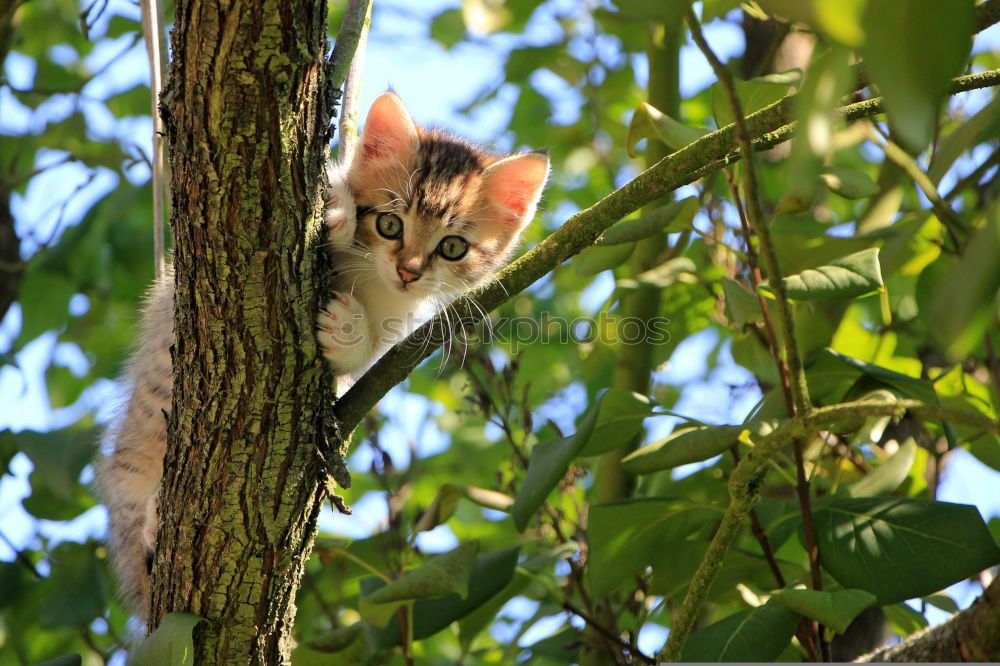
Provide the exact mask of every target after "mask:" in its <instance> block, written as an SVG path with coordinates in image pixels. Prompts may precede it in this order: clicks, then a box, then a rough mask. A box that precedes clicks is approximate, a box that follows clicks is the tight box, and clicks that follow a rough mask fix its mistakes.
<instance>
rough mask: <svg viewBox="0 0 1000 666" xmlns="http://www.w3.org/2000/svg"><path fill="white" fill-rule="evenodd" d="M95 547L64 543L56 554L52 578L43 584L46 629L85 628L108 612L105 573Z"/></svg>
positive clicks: (92, 545)
mask: <svg viewBox="0 0 1000 666" xmlns="http://www.w3.org/2000/svg"><path fill="white" fill-rule="evenodd" d="M95 547H96V544H94V543H86V544H78V543H63V544H60V545H59V546H57V547H56V548H55V550H54V551H53V552H52V575H51V576H50V577H49V578H47V579H46V580H45V581H44V583H43V589H44V592H43V596H44V598H45V604H44V607H43V609H42V614H41V620H42V625H43V626H45V627H83V626H86V625H88V624H89V623H90V622H92V621H93V620H94V619H95V618H97V617H100V616H101V614H102V613H103V612H104V607H105V603H106V599H105V596H104V582H103V576H104V574H103V572H102V570H101V562H100V560H99V559H98V558H97V554H96V553H95V552H94V550H95Z"/></svg>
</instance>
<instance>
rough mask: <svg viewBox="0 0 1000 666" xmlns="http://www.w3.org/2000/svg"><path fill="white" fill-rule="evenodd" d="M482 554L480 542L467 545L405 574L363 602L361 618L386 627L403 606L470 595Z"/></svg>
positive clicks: (372, 593) (463, 597)
mask: <svg viewBox="0 0 1000 666" xmlns="http://www.w3.org/2000/svg"><path fill="white" fill-rule="evenodd" d="M478 551H479V542H478V541H468V542H466V543H463V544H461V545H459V546H458V547H457V548H455V549H454V550H452V551H449V552H447V553H445V554H443V555H438V556H437V557H433V558H431V559H430V560H428V561H427V563H426V564H424V565H423V566H421V567H418V568H416V569H413V570H411V571H408V572H406V574H405V575H404V576H403V577H402V578H400V579H399V580H395V581H393V582H391V583H389V584H388V585H385V586H384V587H380V588H378V589H376V590H374V591H372V592H371V593H370V594H368V595H366V596H363V597H362V598H361V615H362V616H363V617H364V618H365V619H366V620H367V621H368V622H370V623H371V624H373V625H375V626H377V627H384V626H385V625H386V623H387V622H388V621H389V618H390V617H392V614H393V613H395V612H396V608H398V607H399V606H400V605H401V604H403V603H410V602H412V601H414V600H416V599H424V598H427V597H442V596H445V595H449V594H457V595H458V596H459V597H461V598H462V599H465V598H467V597H468V595H469V576H470V574H471V573H472V566H473V563H474V562H475V560H476V553H477V552H478Z"/></svg>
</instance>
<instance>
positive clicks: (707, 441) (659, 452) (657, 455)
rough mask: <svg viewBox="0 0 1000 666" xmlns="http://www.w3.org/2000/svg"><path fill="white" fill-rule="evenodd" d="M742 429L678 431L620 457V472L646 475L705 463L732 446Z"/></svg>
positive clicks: (733, 426) (734, 426) (733, 427)
mask: <svg viewBox="0 0 1000 666" xmlns="http://www.w3.org/2000/svg"><path fill="white" fill-rule="evenodd" d="M743 430H744V426H738V425H722V426H709V427H707V428H681V429H680V430H677V431H674V432H673V433H672V434H671V435H669V436H668V437H666V438H665V439H661V440H659V441H657V442H652V443H651V444H647V445H645V446H643V447H641V448H639V449H636V450H635V451H633V452H632V453H630V454H628V455H627V456H625V457H624V458H622V469H624V470H625V471H626V472H628V473H629V474H649V473H651V472H657V471H659V470H662V469H672V468H674V467H678V466H680V465H687V464H688V463H694V462H701V461H702V460H708V459H709V458H711V457H713V456H717V455H719V454H720V453H722V452H724V451H726V450H727V449H728V448H729V447H730V446H732V445H733V444H735V443H736V442H737V441H738V439H739V436H740V433H741V432H743Z"/></svg>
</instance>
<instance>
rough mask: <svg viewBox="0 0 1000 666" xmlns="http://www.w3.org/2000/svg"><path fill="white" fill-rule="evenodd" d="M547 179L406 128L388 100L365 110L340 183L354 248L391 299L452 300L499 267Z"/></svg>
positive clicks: (526, 165) (542, 169) (452, 140)
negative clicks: (349, 209) (352, 214)
mask: <svg viewBox="0 0 1000 666" xmlns="http://www.w3.org/2000/svg"><path fill="white" fill-rule="evenodd" d="M548 173H549V160H548V157H547V156H546V155H544V154H542V153H522V154H518V155H511V156H509V157H502V156H497V155H492V154H490V153H487V152H485V151H483V150H481V149H480V148H478V147H475V146H473V145H471V144H469V143H468V142H466V141H463V140H462V139H459V138H457V137H454V136H451V135H449V134H446V133H444V132H441V131H436V130H424V129H422V128H419V127H417V126H416V125H415V124H414V123H413V121H412V120H411V119H410V116H409V114H408V113H407V112H406V109H405V108H404V107H403V104H402V102H401V101H400V100H399V98H398V97H397V96H396V95H395V94H393V93H391V92H387V93H384V94H382V95H381V96H379V97H378V99H376V100H375V102H374V103H373V104H372V107H371V110H370V111H369V112H368V118H367V120H366V121H365V126H364V132H363V133H362V137H361V145H360V146H359V148H358V150H357V153H356V156H355V158H354V162H353V164H352V165H351V168H350V172H349V175H348V183H349V185H350V188H351V191H352V192H353V194H354V197H355V201H356V202H357V205H358V226H357V232H356V234H355V240H356V242H358V243H360V244H361V245H362V246H364V247H365V248H366V249H367V250H368V251H370V252H371V254H372V257H373V261H374V271H375V273H376V275H377V279H379V280H380V281H382V282H383V283H384V285H385V286H386V287H387V288H388V289H390V290H391V291H393V292H394V293H398V294H411V295H413V296H414V297H424V296H439V295H440V296H445V297H451V296H455V295H457V294H459V293H461V292H463V291H465V290H466V289H468V288H470V287H473V286H476V285H478V284H481V283H482V282H484V281H485V280H486V279H487V278H488V277H489V276H490V275H492V274H493V273H494V272H495V271H496V270H497V269H498V268H500V267H501V266H502V265H503V264H504V262H505V261H506V260H507V258H508V256H509V255H510V253H511V251H513V249H514V247H515V245H516V242H517V239H518V237H519V236H520V234H521V231H522V230H523V229H524V227H525V225H527V224H528V222H530V221H531V219H532V218H533V217H534V215H535V207H536V206H537V205H538V199H539V197H540V196H541V194H542V188H543V187H544V186H545V180H546V178H547V177H548Z"/></svg>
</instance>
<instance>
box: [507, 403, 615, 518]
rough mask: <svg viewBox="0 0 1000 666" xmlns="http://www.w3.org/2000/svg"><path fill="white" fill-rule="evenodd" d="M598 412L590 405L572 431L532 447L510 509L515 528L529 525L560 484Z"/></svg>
mask: <svg viewBox="0 0 1000 666" xmlns="http://www.w3.org/2000/svg"><path fill="white" fill-rule="evenodd" d="M599 411H600V410H599V407H598V406H595V407H592V408H591V409H590V410H589V411H588V412H587V415H586V416H585V417H584V418H583V420H582V421H581V422H580V425H579V426H578V427H577V431H576V433H575V434H573V435H570V436H569V437H564V438H562V439H556V440H552V441H549V442H541V443H539V444H535V446H534V447H533V448H532V449H531V459H530V461H529V462H528V472H527V473H526V474H525V476H524V481H523V482H522V483H521V487H520V488H519V489H518V491H517V496H516V497H515V498H514V506H512V507H511V510H510V513H511V516H512V517H513V518H514V525H515V526H516V527H517V529H518V531H520V532H523V531H524V530H525V529H526V528H527V527H528V523H529V522H530V521H531V517H532V516H534V515H535V512H536V511H538V509H539V507H541V506H542V504H543V503H544V502H545V499H546V498H547V497H548V496H549V493H550V492H552V490H553V489H554V488H555V487H556V485H558V484H559V480H560V479H562V478H563V476H564V475H565V474H566V470H568V469H569V465H570V463H571V462H572V461H573V459H574V458H576V457H577V456H579V455H580V452H581V451H583V447H584V446H585V445H586V443H587V440H588V439H590V433H591V432H593V430H594V426H595V425H596V423H597V418H598V413H599ZM622 443H623V444H624V443H625V442H622Z"/></svg>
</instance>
